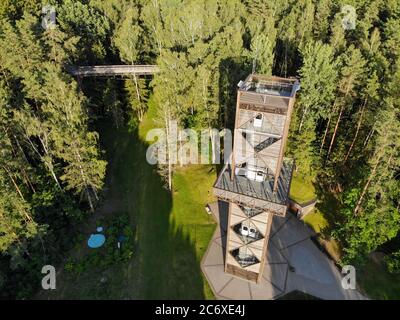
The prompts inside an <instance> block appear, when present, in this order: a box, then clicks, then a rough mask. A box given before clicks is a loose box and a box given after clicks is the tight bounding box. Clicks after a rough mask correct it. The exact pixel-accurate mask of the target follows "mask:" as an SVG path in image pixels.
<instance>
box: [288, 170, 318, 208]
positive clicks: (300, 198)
mask: <svg viewBox="0 0 400 320" xmlns="http://www.w3.org/2000/svg"><path fill="white" fill-rule="evenodd" d="M290 198H292V199H293V200H295V201H296V202H298V203H300V204H302V203H306V202H308V201H311V200H313V199H315V198H316V194H315V188H314V184H313V182H312V181H311V179H310V178H307V177H306V178H302V177H300V176H299V175H298V174H296V173H294V174H293V177H292V183H291V185H290Z"/></svg>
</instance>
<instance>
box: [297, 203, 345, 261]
mask: <svg viewBox="0 0 400 320" xmlns="http://www.w3.org/2000/svg"><path fill="white" fill-rule="evenodd" d="M303 221H304V222H305V223H306V224H308V225H309V226H310V227H311V228H312V229H313V230H314V231H315V232H316V233H319V234H320V235H319V236H318V242H319V243H320V244H321V245H322V246H323V247H324V248H325V250H326V251H327V252H328V253H329V255H330V256H331V257H332V258H333V260H335V261H339V259H340V256H341V251H340V247H339V244H338V243H337V241H335V240H334V239H332V238H331V237H330V236H329V232H327V229H328V228H329V221H328V220H327V219H326V218H325V216H324V214H323V213H321V211H319V210H318V208H315V209H314V210H313V211H312V212H310V213H309V214H307V215H306V216H305V217H304V218H303Z"/></svg>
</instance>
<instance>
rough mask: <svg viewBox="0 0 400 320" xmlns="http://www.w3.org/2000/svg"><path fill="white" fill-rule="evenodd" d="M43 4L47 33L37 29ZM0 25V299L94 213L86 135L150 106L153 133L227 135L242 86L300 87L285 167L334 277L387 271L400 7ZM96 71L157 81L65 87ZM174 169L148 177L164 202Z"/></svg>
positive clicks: (65, 13) (25, 4) (26, 9)
mask: <svg viewBox="0 0 400 320" xmlns="http://www.w3.org/2000/svg"><path fill="white" fill-rule="evenodd" d="M44 5H50V6H53V7H54V8H55V11H56V26H55V28H49V29H44V28H43V27H42V24H41V22H42V8H43V6H44ZM345 5H350V6H352V7H353V8H354V9H355V13H356V16H355V23H354V27H353V28H345V27H344V26H343V19H344V18H346V13H345V12H343V10H342V8H343V6H345ZM0 19H1V23H0V76H1V77H0V113H1V115H0V151H1V153H0V298H2V299H5V298H13V299H15V298H17V299H29V298H32V297H33V296H34V295H35V293H36V292H37V291H38V290H39V287H40V279H41V276H42V274H41V273H40V270H41V268H42V266H43V265H45V264H48V263H49V262H51V263H52V264H55V263H61V261H63V260H64V259H65V258H66V256H65V253H66V252H67V251H68V250H71V240H72V239H73V238H74V237H75V236H76V233H77V232H78V231H77V230H78V229H79V225H80V224H82V223H83V222H84V221H86V220H87V219H88V218H89V217H90V216H91V215H92V214H93V212H95V211H96V208H97V207H98V205H99V204H100V203H101V202H102V199H103V197H104V191H105V183H106V172H107V170H108V168H109V164H108V163H107V159H106V156H105V154H104V150H103V149H102V146H101V143H100V142H99V140H101V137H102V134H103V132H102V126H100V125H99V123H101V122H104V121H107V123H108V126H110V127H112V128H115V130H117V129H119V128H129V130H130V131H135V130H137V128H138V126H139V125H140V124H141V123H142V121H143V119H144V118H145V116H146V113H147V111H148V108H149V104H150V102H152V103H154V104H155V105H156V110H155V111H154V115H153V116H154V122H155V123H156V124H157V125H158V126H159V127H161V128H165V129H166V130H168V129H169V128H168V126H169V123H170V122H169V121H170V120H176V121H177V122H178V125H179V127H180V128H194V129H196V130H200V129H205V128H206V129H207V128H208V129H211V128H217V129H218V130H221V129H223V128H232V127H233V119H234V108H235V101H236V89H237V87H236V85H237V83H238V82H239V80H243V79H244V78H245V77H246V76H247V75H248V74H250V73H252V72H255V73H259V74H266V75H277V76H282V77H290V76H296V77H298V78H299V79H300V83H301V89H300V91H299V92H298V96H297V101H296V105H295V113H294V115H293V117H292V122H291V128H290V135H289V144H288V148H287V150H286V154H287V155H288V156H291V157H293V158H294V159H295V161H296V175H298V176H299V177H300V178H301V179H303V180H304V181H311V182H312V183H313V184H314V185H315V188H316V193H317V196H318V199H319V201H321V202H322V203H324V204H325V206H326V207H328V208H329V211H330V213H329V220H330V222H331V223H330V228H329V230H328V232H329V236H330V237H332V238H333V239H335V241H337V242H338V243H339V245H340V249H341V250H340V251H341V256H340V260H339V262H338V263H339V264H341V265H344V264H354V265H357V266H363V265H365V264H366V262H367V260H368V257H369V255H370V254H371V253H372V252H375V251H380V252H383V253H384V255H385V258H384V261H385V268H386V269H387V272H388V273H391V274H398V273H400V236H399V231H400V211H399V207H400V90H399V87H400V2H399V1H398V0H242V1H239V0H203V1H198V0H186V1H183V0H107V1H103V0H46V1H41V0H2V1H1V3H0ZM106 64H155V65H158V66H159V68H160V72H159V73H158V74H156V75H154V77H136V76H131V77H129V78H125V79H123V80H122V81H117V80H115V79H100V80H96V81H94V80H91V79H87V80H84V83H83V84H82V83H79V82H78V81H77V79H76V78H74V77H73V76H71V75H70V74H69V73H68V66H71V65H76V66H79V65H106ZM176 169H177V168H176V167H175V166H173V165H170V166H159V167H158V168H157V172H158V174H159V175H160V177H161V180H160V181H162V183H164V184H165V188H166V189H167V190H168V192H173V191H174V184H173V176H174V173H175V170H176ZM211 187H212V186H211V185H210V189H211ZM138 241H140V239H139V240H138Z"/></svg>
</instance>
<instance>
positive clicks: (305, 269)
mask: <svg viewBox="0 0 400 320" xmlns="http://www.w3.org/2000/svg"><path fill="white" fill-rule="evenodd" d="M210 208H211V211H212V213H213V215H214V217H215V219H216V220H217V222H218V224H219V228H218V229H217V230H216V231H215V233H214V235H213V238H212V240H211V242H210V245H209V247H208V249H207V252H206V254H205V255H204V257H203V260H202V262H201V268H202V270H203V273H204V274H205V276H206V278H207V280H208V282H209V284H210V286H211V288H212V290H213V292H214V294H215V296H216V297H217V298H218V299H244V300H248V299H255V300H259V299H262V300H267V299H277V298H279V297H281V296H283V295H285V294H287V293H289V292H292V291H294V290H298V291H302V292H304V293H307V294H310V295H313V296H315V297H318V298H321V299H332V300H343V299H365V297H364V296H362V295H361V294H360V293H359V292H358V291H356V290H344V289H343V288H342V286H341V279H342V275H341V274H340V272H339V270H338V269H337V267H336V266H335V264H334V263H333V262H332V261H331V260H330V259H329V258H328V257H327V256H326V255H325V254H324V253H322V252H321V251H320V250H319V249H318V248H317V246H316V245H315V244H314V243H313V242H312V240H311V239H310V237H311V236H312V235H313V233H312V231H311V230H310V229H309V228H307V227H306V226H305V225H304V224H303V223H302V222H301V221H299V220H298V219H297V218H296V217H294V216H293V215H292V214H290V213H287V214H286V217H285V218H281V217H277V216H274V218H273V222H272V227H271V228H272V229H271V238H270V241H269V244H268V250H267V259H266V262H265V268H264V272H263V276H262V280H261V282H260V283H259V284H255V283H252V282H249V281H246V280H242V279H240V278H237V277H235V276H232V275H229V274H226V273H225V272H224V257H225V247H226V226H227V216H228V205H227V204H226V203H225V202H222V201H219V202H215V203H212V204H210ZM289 265H290V266H292V267H293V268H294V269H292V270H293V271H289Z"/></svg>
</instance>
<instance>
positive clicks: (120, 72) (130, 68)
mask: <svg viewBox="0 0 400 320" xmlns="http://www.w3.org/2000/svg"><path fill="white" fill-rule="evenodd" d="M67 71H68V72H69V73H70V74H71V75H73V76H77V77H109V76H126V75H130V74H135V75H152V74H154V73H157V72H159V71H160V69H159V68H158V66H156V65H103V66H69V67H67Z"/></svg>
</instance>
